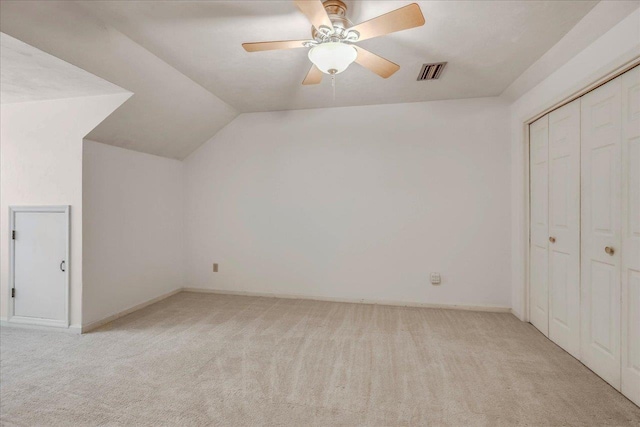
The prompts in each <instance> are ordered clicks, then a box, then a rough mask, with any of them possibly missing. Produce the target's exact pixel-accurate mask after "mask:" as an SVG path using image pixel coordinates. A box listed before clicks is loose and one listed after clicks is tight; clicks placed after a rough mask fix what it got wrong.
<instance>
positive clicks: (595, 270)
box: [580, 78, 622, 389]
mask: <svg viewBox="0 0 640 427" xmlns="http://www.w3.org/2000/svg"><path fill="white" fill-rule="evenodd" d="M621 145H622V144H621V79H620V78H617V79H615V80H612V81H611V82H609V83H607V84H605V85H603V86H601V87H599V88H598V89H595V90H594V91H592V92H590V93H588V94H586V95H585V96H583V97H582V99H581V176H582V179H581V183H582V204H581V205H582V207H581V211H582V230H581V240H582V242H581V247H582V260H581V280H582V286H581V311H582V315H581V331H582V337H581V349H580V353H581V360H582V361H583V362H584V363H585V365H587V366H588V367H589V368H591V369H592V370H593V371H594V372H596V373H597V374H598V375H600V376H601V377H602V378H603V379H605V380H606V381H607V382H609V383H610V384H612V385H613V386H614V387H616V388H618V389H619V388H620V326H621V325H620V315H621V312H620V310H621V307H620V297H621V294H620V292H621V286H620V263H621V256H620V253H621V247H620V245H621V175H620V165H621Z"/></svg>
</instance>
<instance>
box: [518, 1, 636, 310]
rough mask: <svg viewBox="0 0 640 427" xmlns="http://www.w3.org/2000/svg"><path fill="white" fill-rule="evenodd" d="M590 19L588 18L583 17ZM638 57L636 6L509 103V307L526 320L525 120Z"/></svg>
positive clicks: (526, 148)
mask: <svg viewBox="0 0 640 427" xmlns="http://www.w3.org/2000/svg"><path fill="white" fill-rule="evenodd" d="M587 17H588V16H587ZM638 56H640V11H639V10H638V9H636V10H635V11H634V12H632V13H631V14H630V15H629V16H628V17H627V18H625V19H624V20H622V21H621V22H620V23H618V24H617V25H616V26H614V27H613V28H612V29H611V30H609V31H608V32H606V33H605V34H604V35H602V36H601V37H599V38H598V39H597V40H596V41H595V42H593V43H592V44H590V45H589V46H588V47H587V48H586V49H584V50H583V51H582V52H580V53H579V54H578V55H576V56H575V57H574V58H573V59H571V60H570V61H568V62H567V63H566V64H565V65H563V66H562V67H560V68H558V69H557V70H556V71H555V72H554V73H553V74H551V75H550V76H549V77H547V78H546V79H544V80H543V81H542V82H540V83H539V84H538V85H537V86H535V87H534V88H533V89H531V90H530V91H528V92H527V93H525V94H524V95H522V96H521V97H520V98H518V99H517V100H516V101H515V102H514V103H513V104H512V105H511V107H510V131H511V197H512V207H511V211H512V227H511V235H512V239H511V246H512V247H513V251H512V275H511V277H512V278H511V281H512V283H513V289H512V308H513V310H514V312H515V314H516V315H518V316H519V317H520V318H521V319H525V318H526V317H525V312H526V310H525V305H526V299H525V293H526V292H525V284H526V268H525V266H526V264H525V260H526V255H525V254H526V247H527V244H528V225H527V223H526V209H525V206H526V205H525V200H526V197H527V194H528V193H527V188H526V187H527V180H526V171H527V168H526V161H527V160H526V158H527V157H526V152H527V150H528V147H527V146H526V145H525V141H524V135H525V134H524V132H525V126H524V123H525V121H527V120H528V119H530V118H532V117H533V116H535V115H536V114H538V113H540V112H542V111H544V110H545V109H547V108H549V107H551V106H553V105H554V104H556V103H557V102H559V101H561V100H563V99H565V98H567V97H568V96H570V95H571V94H573V93H576V92H578V91H579V90H580V89H582V88H584V87H587V86H588V85H589V84H591V83H593V82H595V81H597V80H598V79H600V78H601V77H603V76H604V75H606V74H607V73H609V72H611V71H613V70H615V69H616V68H618V67H619V66H622V65H623V64H625V63H628V62H629V61H630V60H632V59H634V58H637V57H638Z"/></svg>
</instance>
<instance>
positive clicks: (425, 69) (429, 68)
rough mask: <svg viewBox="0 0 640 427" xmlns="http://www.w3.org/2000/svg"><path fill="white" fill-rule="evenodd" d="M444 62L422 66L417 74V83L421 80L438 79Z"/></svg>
mask: <svg viewBox="0 0 640 427" xmlns="http://www.w3.org/2000/svg"><path fill="white" fill-rule="evenodd" d="M445 65H447V63H446V62H436V63H435V64H424V65H423V66H422V69H421V70H420V74H418V81H422V80H435V79H437V78H438V77H440V74H442V70H444V66H445Z"/></svg>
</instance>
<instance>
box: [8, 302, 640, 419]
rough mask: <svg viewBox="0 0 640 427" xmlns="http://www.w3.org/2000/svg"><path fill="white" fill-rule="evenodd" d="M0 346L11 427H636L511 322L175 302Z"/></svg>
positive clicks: (622, 409)
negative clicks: (86, 328) (84, 330)
mask: <svg viewBox="0 0 640 427" xmlns="http://www.w3.org/2000/svg"><path fill="white" fill-rule="evenodd" d="M0 338H1V343H0V344H1V349H2V350H1V353H0V362H1V370H0V389H1V390H0V398H1V406H0V419H1V421H2V424H3V425H7V426H13V425H19V426H32V425H60V426H93V425H109V426H116V425H132V426H133V425H135V426H162V425H176V426H200V425H216V426H245V425H269V426H276V425H287V426H310V425H316V426H332V425H344V426H360V425H366V426H398V425H420V426H426V425H429V426H448V425H451V426H476V425H478V426H514V425H526V426H567V425H571V426H587V425H592V426H605V425H608V426H624V425H636V426H637V425H640V408H638V407H637V406H635V405H634V404H633V403H631V402H630V401H629V400H627V399H626V398H624V397H623V396H622V395H621V394H620V393H618V392H617V391H615V390H614V389H613V388H611V387H610V386H609V385H607V384H606V383H605V382H604V381H603V380H601V379H600V378H599V377H597V376H596V375H595V374H593V373H592V372H591V371H589V369H587V368H586V367H584V366H583V365H582V364H580V362H578V361H577V360H575V359H574V358H573V357H571V356H569V355H568V354H567V353H565V352H564V351H563V350H561V349H560V348H559V347H557V346H555V345H554V344H553V343H551V342H550V341H549V340H547V339H546V338H545V337H544V336H542V335H541V334H540V333H538V332H537V331H536V330H535V329H534V328H533V327H532V326H531V325H529V324H526V323H522V322H520V321H519V320H517V319H516V318H515V317H513V316H511V315H510V314H496V313H478V312H467V311H453V310H440V309H428V308H408V307H407V308H405V307H388V306H374V305H360V304H345V303H333V302H319V301H307V300H287V299H275V298H258V297H243V296H228V295H214V294H196V293H186V292H183V293H180V294H177V295H175V296H173V297H171V298H168V299H166V300H164V301H162V302H159V303H157V304H154V305H152V306H149V307H147V308H145V309H143V310H141V311H138V312H136V313H133V314H131V315H129V316H127V317H124V318H122V319H119V320H117V321H116V322H113V323H111V324H109V325H106V326H105V327H103V328H101V329H98V330H96V331H94V332H92V333H89V334H86V335H83V336H77V335H70V334H63V333H51V332H41V331H34V330H25V329H15V328H3V329H2V332H1V336H0Z"/></svg>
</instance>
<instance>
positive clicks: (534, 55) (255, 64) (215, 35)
mask: <svg viewBox="0 0 640 427" xmlns="http://www.w3.org/2000/svg"><path fill="white" fill-rule="evenodd" d="M409 3H410V1H361V2H356V1H347V5H348V6H349V12H348V16H349V18H350V19H351V20H352V21H353V22H354V23H358V22H361V21H365V20H367V19H370V18H373V17H376V16H378V15H381V14H383V13H386V12H388V11H391V10H394V9H397V8H398V7H401V6H404V5H406V4H409ZM418 3H419V5H420V7H421V9H422V11H423V14H424V16H425V19H426V24H425V25H424V26H423V27H420V28H414V29H411V30H406V31H403V32H399V33H395V34H392V35H389V36H386V37H381V38H376V39H372V40H367V41H364V42H362V43H361V45H362V46H363V47H365V48H367V49H369V50H371V51H373V52H374V53H377V54H379V55H381V56H384V57H386V58H388V59H390V60H391V61H393V62H396V63H398V64H400V66H401V67H402V68H401V69H400V71H399V72H398V73H396V74H395V75H394V76H392V77H391V78H389V79H388V80H384V79H381V78H380V77H378V76H377V75H375V74H373V73H371V72H370V71H368V70H366V69H363V68H361V67H360V66H358V65H357V64H354V65H353V66H352V67H350V68H349V69H348V70H347V71H346V72H345V73H343V74H341V75H339V76H338V77H337V94H336V100H335V102H334V101H333V99H332V90H331V87H330V81H329V79H326V78H325V79H324V81H323V84H321V85H319V86H305V87H303V86H302V85H301V82H302V80H303V78H304V76H305V75H306V73H307V71H308V69H309V67H310V65H311V64H310V62H309V60H308V59H307V57H306V53H307V49H306V48H302V49H294V50H288V51H271V52H259V53H247V52H245V51H244V50H243V49H242V47H241V43H243V42H249V41H265V40H289V39H294V40H295V39H305V38H310V24H309V22H308V21H307V20H306V18H305V17H304V16H303V15H302V14H301V13H299V12H298V11H297V8H296V7H295V5H294V4H293V2H292V1H288V0H287V1H241V2H238V1H235V2H221V1H216V2H138V1H133V2H117V1H92V2H85V3H83V5H84V6H85V7H87V8H88V9H90V10H92V11H93V12H94V14H95V15H96V16H100V17H101V18H102V19H104V20H105V21H106V22H108V23H109V24H110V25H113V26H114V27H115V28H117V29H118V30H120V31H122V32H123V33H124V34H126V35H128V36H129V37H130V38H132V39H133V40H135V41H136V42H138V43H140V44H141V45H142V46H144V47H145V48H147V49H148V50H150V51H151V52H154V53H155V54H156V55H158V56H159V57H160V58H162V59H164V60H165V61H167V62H168V63H169V64H172V65H173V66H174V67H176V68H177V69H179V70H180V71H182V72H183V73H184V74H185V75H187V76H189V77H190V78H192V79H193V80H195V81H197V82H198V83H200V84H201V85H202V86H204V87H205V88H207V89H208V90H209V91H211V92H213V93H215V94H216V95H218V96H219V97H220V98H221V99H223V100H224V101H225V102H227V103H228V104H230V105H233V106H234V107H235V108H236V109H238V110H239V111H241V112H250V111H273V110H287V109H299V108H316V107H331V106H346V105H366V104H385V103H400V102H414V101H427V100H436V99H452V98H472V97H481V96H497V95H500V93H502V91H503V90H504V89H506V88H507V87H508V86H509V84H511V82H513V81H514V80H515V79H516V78H517V77H518V76H519V75H520V74H521V73H522V72H523V71H525V70H526V69H527V68H528V67H529V66H530V65H531V64H532V63H533V62H535V60H536V59H538V58H539V57H540V56H541V55H542V54H543V53H544V52H546V51H547V50H548V49H549V48H550V47H551V46H553V45H554V44H555V43H556V42H557V41H558V40H559V39H560V38H561V37H562V36H563V35H564V34H566V33H567V32H568V31H569V30H570V29H571V28H572V27H573V26H574V25H575V24H576V23H577V22H578V21H579V20H580V19H581V18H582V17H583V16H584V15H585V14H586V13H587V12H588V11H589V10H590V9H591V8H592V7H593V6H594V5H595V4H596V3H597V2H596V1H420V2H418ZM439 61H448V65H447V69H446V70H445V72H444V74H443V76H442V78H441V80H440V81H437V82H417V81H416V77H417V75H418V72H419V70H420V66H421V65H422V64H423V63H425V62H439Z"/></svg>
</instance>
